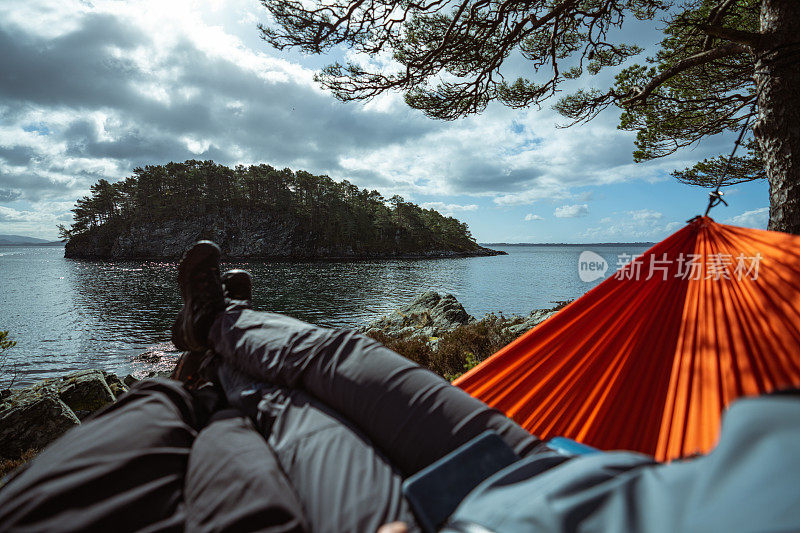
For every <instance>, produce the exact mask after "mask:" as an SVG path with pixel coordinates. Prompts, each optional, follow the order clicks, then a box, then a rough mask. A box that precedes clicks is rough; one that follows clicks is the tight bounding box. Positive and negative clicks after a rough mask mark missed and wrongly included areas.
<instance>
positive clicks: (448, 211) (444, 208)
mask: <svg viewBox="0 0 800 533" xmlns="http://www.w3.org/2000/svg"><path fill="white" fill-rule="evenodd" d="M420 207H422V208H424V209H434V210H436V211H438V212H440V213H441V214H443V215H449V216H451V215H454V214H456V213H458V212H463V211H477V210H478V206H477V205H476V204H469V205H459V204H446V203H444V202H425V203H422V204H420Z"/></svg>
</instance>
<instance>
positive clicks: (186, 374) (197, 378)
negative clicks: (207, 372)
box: [169, 351, 208, 390]
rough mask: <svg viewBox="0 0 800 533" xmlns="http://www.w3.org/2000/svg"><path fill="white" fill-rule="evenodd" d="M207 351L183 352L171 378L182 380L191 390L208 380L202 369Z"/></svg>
mask: <svg viewBox="0 0 800 533" xmlns="http://www.w3.org/2000/svg"><path fill="white" fill-rule="evenodd" d="M207 353H208V352H206V351H201V352H183V353H182V354H181V357H180V359H178V363H177V364H176V365H175V368H174V369H172V373H171V374H170V375H169V378H170V379H175V380H178V381H182V382H183V383H184V385H185V386H186V388H187V389H190V390H191V389H195V388H197V387H198V386H199V385H201V384H203V383H206V382H207V380H206V379H205V377H204V376H202V375H201V372H200V369H201V368H202V367H203V363H204V362H205V359H206V354H207Z"/></svg>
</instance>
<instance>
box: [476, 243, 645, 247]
mask: <svg viewBox="0 0 800 533" xmlns="http://www.w3.org/2000/svg"><path fill="white" fill-rule="evenodd" d="M478 244H480V245H481V246H579V247H583V248H588V247H592V246H595V247H597V246H647V247H650V246H653V245H655V244H656V243H654V242H587V243H580V242H579V243H574V242H479V243H478Z"/></svg>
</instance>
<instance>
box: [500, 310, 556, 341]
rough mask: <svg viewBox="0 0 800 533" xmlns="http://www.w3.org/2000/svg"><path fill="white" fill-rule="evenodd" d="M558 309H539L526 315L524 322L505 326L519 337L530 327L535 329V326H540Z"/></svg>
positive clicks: (510, 332)
mask: <svg viewBox="0 0 800 533" xmlns="http://www.w3.org/2000/svg"><path fill="white" fill-rule="evenodd" d="M557 312H558V311H557V310H553V309H537V310H536V311H533V312H532V313H531V314H530V315H528V316H527V317H525V320H524V321H523V322H520V323H519V324H513V325H510V326H508V327H507V328H505V330H506V331H507V332H508V333H509V334H511V335H513V336H515V337H519V336H520V335H522V334H523V333H525V332H527V331H528V330H530V329H533V327H534V326H538V325H539V324H540V323H542V322H544V321H545V320H547V319H548V318H550V317H551V316H553V315H554V314H556V313H557Z"/></svg>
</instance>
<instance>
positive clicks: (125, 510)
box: [0, 306, 542, 532]
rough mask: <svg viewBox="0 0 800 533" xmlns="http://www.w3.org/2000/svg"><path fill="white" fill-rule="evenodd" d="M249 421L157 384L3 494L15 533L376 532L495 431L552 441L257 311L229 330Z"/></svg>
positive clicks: (229, 385) (357, 345) (234, 391)
mask: <svg viewBox="0 0 800 533" xmlns="http://www.w3.org/2000/svg"><path fill="white" fill-rule="evenodd" d="M211 341H212V344H213V347H214V349H215V351H216V352H217V354H218V355H219V357H218V361H217V372H218V375H219V379H220V382H221V385H222V387H223V389H224V391H225V394H226V396H227V397H228V401H229V402H230V404H231V405H233V406H234V407H235V408H236V410H225V411H217V412H215V413H213V414H211V413H210V411H213V407H211V408H210V407H209V403H210V402H208V401H205V400H204V399H202V398H197V397H196V396H192V395H191V394H189V393H187V392H186V391H185V390H184V389H183V388H182V387H181V386H180V384H179V383H176V382H170V381H166V380H160V381H159V380H148V381H144V382H141V383H139V384H137V385H136V386H134V387H133V388H132V390H131V391H130V392H129V393H128V394H126V395H125V396H123V397H122V398H121V399H120V400H119V401H118V402H117V403H116V404H114V405H113V406H111V407H110V408H108V409H106V410H105V411H103V412H101V413H98V414H97V415H95V416H94V417H92V418H91V419H90V420H88V421H86V422H84V424H82V425H81V426H79V427H77V428H75V429H73V430H71V431H70V432H68V433H67V434H66V435H65V436H64V437H62V438H61V439H59V440H58V441H56V442H55V443H53V445H51V446H50V447H48V448H47V449H46V450H45V451H44V452H43V453H42V454H41V455H40V456H39V457H37V458H36V459H34V460H33V461H32V462H31V463H30V465H29V466H28V467H27V468H26V469H25V470H24V471H22V472H21V473H18V474H17V475H15V476H14V478H13V479H11V480H10V481H9V482H8V484H7V485H6V486H4V487H3V488H1V489H0V530H3V531H5V530H25V531H66V530H73V531H74V530H96V531H108V530H112V531H141V530H144V531H160V530H181V529H184V528H185V529H188V530H199V531H309V530H310V531H339V532H343V531H354V532H361V531H375V530H376V529H377V527H379V526H380V525H382V524H384V523H386V522H391V521H394V520H402V521H406V522H408V523H409V524H410V525H411V527H412V529H414V527H415V525H414V519H413V516H412V514H411V512H410V510H409V508H408V504H407V503H406V502H405V500H404V498H403V497H402V494H401V490H400V489H401V484H402V480H403V479H404V478H405V477H406V476H408V475H409V474H411V473H413V472H416V471H417V470H419V469H421V468H423V467H425V466H427V465H428V464H430V463H431V462H433V461H435V460H436V459H438V458H439V457H441V456H443V455H445V454H447V453H449V452H450V451H452V450H453V449H455V448H457V447H458V446H460V445H461V444H463V443H464V442H466V441H467V440H469V439H471V438H472V437H474V436H476V435H478V434H480V433H481V432H482V431H484V430H486V429H494V430H496V431H497V432H498V433H500V434H501V436H503V438H504V439H505V440H506V441H507V442H508V443H509V445H511V446H512V447H513V448H514V449H515V450H516V451H517V452H518V453H519V454H520V455H523V456H525V455H528V454H530V453H535V452H536V451H537V450H539V449H541V448H542V444H541V442H540V441H539V440H538V439H536V438H535V437H533V436H531V435H530V434H529V433H527V432H526V431H525V430H523V429H522V428H520V427H519V426H518V425H516V424H515V423H513V422H512V421H511V420H509V419H508V418H506V417H505V416H503V415H502V414H500V413H498V412H497V411H494V410H492V409H489V408H488V407H487V406H486V405H484V404H483V403H481V402H479V401H477V400H475V399H473V398H471V397H470V396H468V395H467V394H465V393H464V392H463V391H461V390H460V389H457V388H455V387H452V386H451V385H450V384H449V383H447V382H446V381H445V380H443V379H441V378H439V377H438V376H436V375H435V374H433V373H431V372H428V371H426V370H424V369H421V368H420V367H418V366H416V365H414V364H413V363H411V362H409V361H407V360H406V359H404V358H402V357H400V356H399V355H397V354H395V353H394V352H392V351H390V350H388V349H386V348H385V347H383V346H381V345H380V344H378V343H376V342H374V341H372V340H371V339H368V338H366V337H363V336H361V335H357V334H354V333H352V332H350V331H347V330H329V329H324V328H318V327H316V326H312V325H309V324H305V323H303V322H300V321H297V320H293V319H291V318H288V317H284V316H281V315H275V314H270V313H259V312H255V311H251V310H249V309H245V308H244V307H242V306H233V307H231V308H229V310H228V311H226V312H225V313H224V314H223V315H221V316H220V318H219V319H218V320H217V321H216V322H215V324H214V326H213V328H212V332H211Z"/></svg>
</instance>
